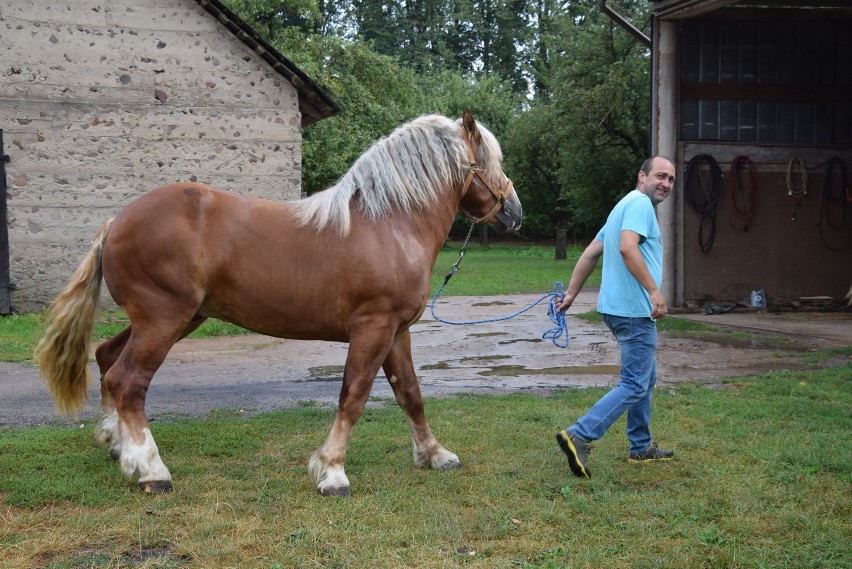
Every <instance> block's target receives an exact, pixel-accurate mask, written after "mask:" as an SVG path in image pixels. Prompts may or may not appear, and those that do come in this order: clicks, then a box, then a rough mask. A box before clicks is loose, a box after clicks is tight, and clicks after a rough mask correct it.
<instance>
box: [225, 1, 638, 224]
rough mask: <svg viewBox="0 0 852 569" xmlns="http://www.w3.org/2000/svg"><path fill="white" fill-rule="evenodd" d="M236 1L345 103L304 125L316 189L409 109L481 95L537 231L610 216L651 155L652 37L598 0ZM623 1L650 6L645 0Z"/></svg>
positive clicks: (475, 106) (459, 107)
mask: <svg viewBox="0 0 852 569" xmlns="http://www.w3.org/2000/svg"><path fill="white" fill-rule="evenodd" d="M229 5H230V6H231V8H232V9H234V10H235V11H236V12H237V13H238V14H240V15H241V16H242V17H243V18H244V19H245V20H246V21H247V22H248V23H249V24H250V25H252V26H254V27H255V29H257V30H258V31H260V32H261V33H263V35H264V36H265V37H266V39H267V40H268V41H269V42H270V43H271V44H272V45H273V46H274V47H276V48H277V49H278V50H279V51H280V52H281V53H283V54H285V55H286V56H287V57H288V58H290V59H292V60H293V61H294V62H295V63H296V64H297V65H298V66H299V67H300V68H301V69H302V70H303V71H305V72H306V73H307V74H308V75H309V76H310V77H312V78H313V79H314V80H316V81H317V82H318V84H320V85H321V86H322V87H323V88H324V89H326V90H327V91H329V92H330V94H331V95H332V98H333V99H334V100H335V101H336V102H337V103H338V104H339V105H340V107H341V108H342V112H341V113H340V114H339V115H338V116H336V117H333V118H331V119H326V120H324V121H320V122H318V123H316V124H314V125H312V126H310V127H309V128H307V129H306V130H305V133H304V141H303V147H302V158H303V169H302V172H303V184H302V185H303V189H304V190H305V191H306V192H307V193H313V192H316V191H319V190H322V189H325V188H326V187H328V186H330V185H332V184H333V183H335V182H336V181H337V180H338V179H339V178H340V176H342V175H343V174H344V173H345V172H346V170H347V169H348V168H349V167H350V166H351V165H352V163H353V162H354V161H355V159H356V158H357V157H358V156H360V155H361V154H362V153H363V152H364V150H366V148H367V147H368V146H369V145H370V144H371V143H373V142H374V141H375V140H377V139H379V138H381V137H383V136H386V135H387V134H389V133H390V132H391V131H392V130H393V129H394V128H396V127H397V126H399V125H400V124H402V123H404V122H406V121H407V120H410V119H412V118H414V117H416V116H418V115H420V114H424V113H430V112H437V113H441V114H445V115H447V116H451V117H457V116H460V115H461V112H462V111H463V110H464V109H465V108H469V109H471V110H472V111H473V112H474V116H476V117H477V118H478V119H479V120H481V121H482V122H483V124H485V125H486V126H488V127H489V128H490V129H491V130H492V131H493V132H494V133H495V134H496V135H497V137H498V139H499V140H500V141H501V143H502V144H503V147H504V154H505V155H506V157H507V161H506V170H507V173H508V175H509V176H510V177H512V178H513V180H514V181H515V187H516V189H517V190H518V192H519V195H520V196H521V198H522V200H523V203H524V207H525V210H526V214H527V215H526V221H525V223H524V229H523V231H524V234H525V235H526V236H528V237H531V238H541V237H547V238H550V237H553V234H554V228H559V229H560V230H561V231H562V232H563V233H564V231H569V232H570V234H571V235H572V236H573V238H575V239H580V238H588V237H590V236H591V235H593V234H594V233H595V232H596V231H597V230H598V229H599V228H600V225H601V224H602V223H603V220H604V219H605V217H606V214H607V213H608V211H609V209H610V208H611V207H612V205H613V203H614V202H615V201H616V200H617V199H618V197H620V196H621V195H622V194H623V193H624V192H625V191H626V190H629V189H630V187H631V186H632V184H633V183H634V182H635V177H636V172H637V171H638V167H639V164H640V163H641V161H642V160H643V159H644V158H645V157H646V156H645V154H646V153H647V147H648V88H649V80H648V67H649V59H648V53H647V50H645V49H644V48H643V47H642V46H641V45H640V44H638V43H637V42H636V41H635V40H634V39H633V38H632V37H630V36H629V35H628V34H627V33H625V32H624V31H623V30H621V29H620V28H618V27H617V26H616V25H615V24H613V23H612V22H611V21H610V20H609V19H608V18H607V17H605V16H603V15H601V14H600V13H599V12H598V8H597V6H596V5H595V3H593V2H588V3H568V4H557V3H555V2H552V1H550V0H546V1H542V2H535V3H533V2H529V1H528V0H505V1H498V2H492V1H490V0H489V1H487V2H481V1H479V0H425V1H422V2H413V3H377V2H373V1H372V0H355V1H352V2H347V1H344V0H337V1H329V2H325V1H324V2H316V1H315V0H300V1H299V2H291V3H281V2H280V1H278V0H229ZM615 8H616V9H618V10H619V12H621V13H623V14H625V15H626V16H627V17H628V19H630V20H631V21H633V22H637V23H640V25H641V22H643V21H646V20H647V3H646V2H644V1H640V0H621V1H620V2H617V3H616V4H615ZM530 83H532V85H533V86H534V90H532V91H530V88H529V85H530ZM455 230H456V231H459V230H460V229H459V228H455Z"/></svg>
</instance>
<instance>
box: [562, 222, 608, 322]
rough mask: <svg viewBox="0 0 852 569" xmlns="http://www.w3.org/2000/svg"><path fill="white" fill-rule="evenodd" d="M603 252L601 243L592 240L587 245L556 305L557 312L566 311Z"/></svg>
mask: <svg viewBox="0 0 852 569" xmlns="http://www.w3.org/2000/svg"><path fill="white" fill-rule="evenodd" d="M603 250H604V245H603V241H600V240H598V239H592V242H591V243H589V246H588V247H586V249H585V250H584V251H583V254H582V255H580V258H579V259H578V260H577V264H576V265H574V271H573V272H572V273H571V280H570V281H569V282H568V289H567V290H566V291H565V295H564V296H563V297H562V300H561V301H560V302H559V303H558V304H557V305H556V308H557V309H558V310H567V309H568V308H569V307H570V306H571V304H573V303H574V299H575V298H577V295H578V294H580V290H581V289H582V288H583V285H584V284H585V283H586V279H588V278H589V275H590V274H592V271H594V270H595V267H596V266H597V265H598V259H600V258H601V255H603Z"/></svg>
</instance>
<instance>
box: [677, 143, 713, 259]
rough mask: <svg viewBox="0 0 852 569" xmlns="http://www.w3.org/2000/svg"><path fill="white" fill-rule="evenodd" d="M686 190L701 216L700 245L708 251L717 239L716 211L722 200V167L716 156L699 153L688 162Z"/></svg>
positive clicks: (705, 251)
mask: <svg viewBox="0 0 852 569" xmlns="http://www.w3.org/2000/svg"><path fill="white" fill-rule="evenodd" d="M685 191H686V201H687V203H689V205H691V206H692V208H693V209H694V210H695V211H696V212H697V213H698V215H700V216H701V221H700V224H699V227H698V245H699V246H700V247H701V252H702V253H707V252H708V251H710V248H711V247H713V243H714V241H715V240H716V211H717V210H718V209H719V203H720V202H721V200H722V169H721V168H719V163H718V162H716V159H715V158H713V157H712V156H710V155H709V154H697V155H696V156H694V157H693V158H692V159H691V160H690V161H689V163H687V165H686V182H685ZM705 227H706V228H707V230H708V234H707V235H706V236H705Z"/></svg>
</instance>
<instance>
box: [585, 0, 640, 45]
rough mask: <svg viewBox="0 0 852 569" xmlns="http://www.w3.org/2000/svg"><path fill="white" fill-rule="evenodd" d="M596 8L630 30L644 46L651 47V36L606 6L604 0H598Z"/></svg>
mask: <svg viewBox="0 0 852 569" xmlns="http://www.w3.org/2000/svg"><path fill="white" fill-rule="evenodd" d="M598 9H599V10H600V11H601V12H603V13H604V14H606V15H607V16H609V18H610V19H611V20H612V21H613V22H615V23H616V24H618V25H619V26H621V27H622V28H624V29H625V30H627V31H628V32H630V34H631V35H632V36H633V37H635V38H636V39H638V40H639V41H640V42H642V44H643V45H644V46H645V47H647V48H648V49H651V45H652V43H651V38H649V37H648V36H646V35H645V34H643V33H642V30H640V29H638V28H637V27H636V26H634V25H633V24H631V23H630V22H628V21H627V20H625V19H624V17H623V16H622V15H621V14H619V13H618V12H616V11H615V10H613V9H612V8H610V7H609V6H607V5H606V0H598Z"/></svg>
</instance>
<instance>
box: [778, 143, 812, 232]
mask: <svg viewBox="0 0 852 569" xmlns="http://www.w3.org/2000/svg"><path fill="white" fill-rule="evenodd" d="M784 185H785V186H787V195H788V196H790V197H792V198H794V199H795V200H796V201H795V202H793V210H792V211H791V212H790V221H796V208H797V207H799V205H801V203H802V197H803V196H806V195H808V169H807V168H806V167H805V162H804V161H803V160H802V159H801V158H799V157H798V156H793V157H792V158H790V163H789V164H787V175H786V176H785V178H784Z"/></svg>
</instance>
